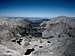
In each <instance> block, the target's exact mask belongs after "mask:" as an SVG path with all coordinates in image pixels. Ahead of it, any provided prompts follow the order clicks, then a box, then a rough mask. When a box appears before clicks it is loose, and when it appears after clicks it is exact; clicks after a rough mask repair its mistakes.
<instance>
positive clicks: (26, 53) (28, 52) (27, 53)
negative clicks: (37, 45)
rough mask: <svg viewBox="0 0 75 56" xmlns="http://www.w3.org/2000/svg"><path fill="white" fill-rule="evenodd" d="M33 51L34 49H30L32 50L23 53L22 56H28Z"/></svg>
mask: <svg viewBox="0 0 75 56" xmlns="http://www.w3.org/2000/svg"><path fill="white" fill-rule="evenodd" d="M33 51H34V49H33V48H32V49H27V51H26V52H25V54H24V55H29V54H30V53H31V52H33Z"/></svg>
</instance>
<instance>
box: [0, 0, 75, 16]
mask: <svg viewBox="0 0 75 56" xmlns="http://www.w3.org/2000/svg"><path fill="white" fill-rule="evenodd" d="M0 16H10V17H11V16H14V17H15V16H21V17H55V16H73V17H75V1H74V0H0Z"/></svg>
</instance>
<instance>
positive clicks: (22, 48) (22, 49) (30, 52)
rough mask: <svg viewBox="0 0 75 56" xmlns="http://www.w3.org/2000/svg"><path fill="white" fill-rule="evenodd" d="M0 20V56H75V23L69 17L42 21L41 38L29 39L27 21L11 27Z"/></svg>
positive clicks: (8, 23)
mask: <svg viewBox="0 0 75 56" xmlns="http://www.w3.org/2000/svg"><path fill="white" fill-rule="evenodd" d="M0 20H2V21H1V24H0V56H75V34H74V33H75V21H74V19H72V18H71V17H66V16H60V17H56V18H54V19H52V20H50V21H44V22H42V23H41V24H40V26H39V27H40V28H41V29H40V30H38V31H40V32H42V36H41V37H39V36H37V37H36V36H32V34H31V33H30V32H32V30H30V29H32V27H31V25H30V22H28V21H27V22H26V21H23V22H22V21H20V20H17V21H18V22H16V21H15V24H14V23H12V24H11V22H10V21H9V20H7V18H5V19H0ZM4 20H5V21H4ZM13 22H14V21H13ZM10 25H11V27H10ZM28 29H29V30H30V31H29V30H28ZM33 31H34V30H33Z"/></svg>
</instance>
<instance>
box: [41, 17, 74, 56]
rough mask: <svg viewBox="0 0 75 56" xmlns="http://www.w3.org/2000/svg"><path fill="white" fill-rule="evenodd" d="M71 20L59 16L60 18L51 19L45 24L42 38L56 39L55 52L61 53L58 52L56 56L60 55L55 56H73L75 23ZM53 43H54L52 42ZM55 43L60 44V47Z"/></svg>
mask: <svg viewBox="0 0 75 56" xmlns="http://www.w3.org/2000/svg"><path fill="white" fill-rule="evenodd" d="M73 20H74V19H72V18H71V17H66V16H60V17H56V18H54V19H52V20H51V21H47V22H46V23H45V24H46V26H45V28H46V30H44V31H43V32H42V37H43V38H47V39H50V38H51V39H55V38H56V40H57V41H56V44H54V45H55V46H57V48H55V50H57V52H58V51H59V50H60V52H61V53H60V52H58V54H60V55H57V54H56V56H69V55H70V56H74V55H75V54H74V52H75V49H74V46H75V45H74V43H75V41H74V40H75V38H74V37H75V35H74V33H75V27H74V25H75V21H73ZM53 42H55V41H54V40H53ZM57 43H61V44H59V45H61V47H60V46H59V45H58V44H57ZM62 44H64V45H62ZM54 45H53V46H54ZM62 47H63V48H62ZM62 51H63V52H62ZM57 52H55V53H57Z"/></svg>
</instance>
